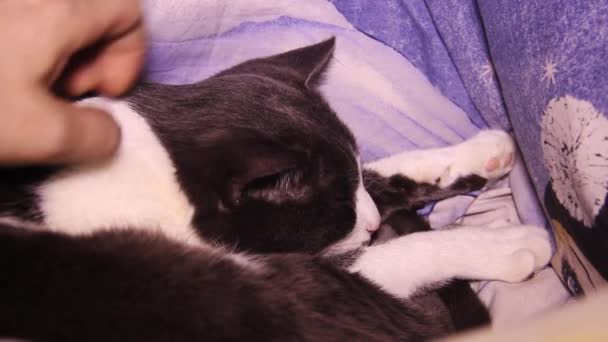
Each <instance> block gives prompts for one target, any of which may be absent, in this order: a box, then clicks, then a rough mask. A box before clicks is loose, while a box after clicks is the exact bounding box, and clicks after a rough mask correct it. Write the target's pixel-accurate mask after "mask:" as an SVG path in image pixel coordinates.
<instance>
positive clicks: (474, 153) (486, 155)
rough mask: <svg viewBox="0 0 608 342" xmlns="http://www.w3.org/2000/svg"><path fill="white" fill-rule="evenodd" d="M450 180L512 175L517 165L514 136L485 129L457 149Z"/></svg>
mask: <svg viewBox="0 0 608 342" xmlns="http://www.w3.org/2000/svg"><path fill="white" fill-rule="evenodd" d="M453 158H455V161H454V164H453V165H452V167H451V168H450V178H451V180H456V179H459V178H464V177H466V176H469V175H478V176H481V177H483V178H485V179H487V180H488V181H493V180H496V179H499V178H501V177H503V176H504V175H506V174H507V173H509V171H511V169H512V168H513V164H514V163H515V143H514V142H513V139H512V138H511V136H510V135H509V134H508V133H506V132H504V131H499V130H486V131H481V132H479V133H477V135H475V136H474V137H472V138H471V139H469V140H467V141H465V142H463V143H462V144H460V145H457V146H455V150H454V155H453Z"/></svg>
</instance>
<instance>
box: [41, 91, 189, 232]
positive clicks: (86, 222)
mask: <svg viewBox="0 0 608 342" xmlns="http://www.w3.org/2000/svg"><path fill="white" fill-rule="evenodd" d="M82 104H83V105H90V106H96V107H101V108H103V109H105V110H107V111H108V112H110V113H111V114H112V115H113V117H114V118H115V120H116V121H117V122H118V123H119V125H120V127H121V129H122V143H121V146H120V148H119V150H118V151H117V154H116V155H115V156H114V157H113V158H111V159H110V160H107V161H104V162H102V163H97V164H94V165H86V166H80V167H77V168H72V169H70V170H66V171H63V172H61V173H60V174H58V175H56V176H55V177H53V178H52V179H51V180H50V181H49V182H47V183H45V184H44V185H43V186H41V187H40V188H39V190H38V193H39V195H40V198H41V203H40V207H41V209H42V211H43V212H44V214H45V224H46V225H48V226H49V227H51V228H53V229H57V230H61V231H64V232H67V233H86V232H90V231H92V230H95V229H103V228H121V227H139V228H146V229H153V230H162V231H163V232H164V233H165V234H166V235H168V236H170V237H172V238H176V239H179V240H181V241H186V242H188V241H189V242H193V241H196V240H197V238H196V236H195V235H194V230H193V229H192V228H191V227H190V221H191V219H192V215H193V213H194V207H193V206H192V205H191V204H190V203H189V201H188V199H187V197H186V195H185V194H184V192H183V191H182V190H181V188H180V186H179V184H178V182H177V178H176V174H175V167H174V165H173V163H172V161H171V159H170V157H169V154H168V153H167V151H166V149H165V148H164V147H163V145H162V144H161V143H160V141H159V140H158V138H157V137H156V135H155V134H154V133H153V131H152V129H151V127H150V126H149V125H148V123H147V122H146V121H145V120H144V119H143V118H142V117H141V116H139V115H138V114H137V113H135V112H134V111H133V110H132V109H131V108H130V107H129V106H128V105H127V104H126V103H124V102H121V101H113V100H108V99H101V98H95V99H90V100H87V101H84V102H83V103H82Z"/></svg>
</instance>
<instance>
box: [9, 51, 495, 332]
mask: <svg viewBox="0 0 608 342" xmlns="http://www.w3.org/2000/svg"><path fill="white" fill-rule="evenodd" d="M333 46H334V41H333V39H331V40H328V41H325V42H322V43H320V44H317V45H313V46H310V47H307V48H303V49H299V50H294V51H291V52H288V53H285V54H281V55H277V56H273V57H269V58H265V59H258V60H253V61H249V62H246V63H243V64H241V65H238V66H236V67H234V68H231V69H229V70H227V71H224V72H222V73H220V74H218V75H216V76H214V77H211V78H209V79H207V80H205V81H203V82H200V83H197V84H192V85H182V86H168V85H158V84H143V85H141V86H139V87H137V88H136V89H135V90H134V91H133V92H132V93H131V94H130V95H129V96H128V97H127V101H129V103H130V104H131V106H132V107H133V108H134V109H135V110H137V111H138V112H139V113H140V114H141V115H142V116H144V117H145V118H146V120H147V121H148V122H149V123H150V125H151V126H152V127H153V129H154V130H155V132H156V133H157V135H158V136H159V137H160V139H161V141H162V142H163V144H164V146H165V147H166V148H167V150H168V152H169V155H170V156H171V158H172V160H173V162H174V164H175V166H176V169H177V176H178V180H179V182H180V184H181V186H182V188H183V189H184V191H185V192H186V194H187V196H188V198H189V199H190V201H191V202H192V203H193V204H194V206H195V208H196V214H195V218H194V222H193V223H194V225H195V227H196V229H197V230H198V232H199V234H200V235H201V236H202V237H204V238H205V239H207V240H208V239H213V240H217V241H219V242H221V243H223V244H227V245H230V246H235V247H237V248H238V249H239V250H246V251H249V252H256V253H278V252H281V253H286V252H306V253H307V254H293V253H292V254H266V255H260V256H258V258H259V260H260V263H261V266H260V268H259V269H258V268H257V267H253V268H248V267H242V266H239V265H238V264H237V263H235V262H232V261H230V256H229V255H228V254H227V253H226V252H221V251H210V250H205V249H197V248H193V247H188V246H184V245H182V244H179V243H176V242H172V241H169V240H167V239H166V238H164V237H162V236H157V235H150V234H149V233H144V232H141V231H136V230H118V231H108V232H97V233H94V234H92V235H90V236H71V237H70V236H66V235H63V234H61V233H50V232H25V231H22V230H18V229H14V228H13V227H9V226H4V225H0V269H2V270H3V281H2V282H1V285H0V303H2V306H0V335H5V336H17V337H27V338H36V339H43V340H79V341H82V340H104V341H106V340H146V341H149V340H209V341H214V340H238V339H247V340H277V341H284V340H314V341H317V340H365V341H373V340H379V341H385V340H423V339H428V338H434V337H439V336H443V335H445V334H447V333H448V332H450V331H452V330H453V324H452V322H451V321H450V319H449V318H447V319H446V318H445V315H443V314H442V312H443V311H442V310H441V309H439V308H438V305H439V304H440V303H439V304H438V302H437V301H436V300H435V299H436V298H434V297H433V296H421V297H416V298H413V299H412V300H408V301H400V300H398V299H396V298H392V297H391V296H390V295H387V294H385V293H384V292H382V291H380V290H379V289H378V288H376V287H375V286H374V285H372V284H370V283H369V282H367V281H365V280H363V279H362V278H360V277H359V276H357V275H352V274H348V273H346V272H344V271H343V270H342V269H341V268H340V267H336V266H335V263H338V264H342V265H344V263H348V262H352V260H353V258H354V257H356V252H353V253H354V254H352V255H348V256H343V259H341V260H338V259H333V260H325V259H322V258H320V257H314V256H312V255H311V254H314V253H317V252H319V251H321V250H322V249H324V248H325V247H327V246H329V245H331V244H332V243H334V242H336V241H338V240H340V239H342V238H343V237H345V236H346V235H347V234H348V233H349V232H350V231H351V230H352V228H353V226H354V222H355V206H354V205H355V203H354V197H355V190H356V187H357V184H358V182H359V179H358V166H357V160H356V151H357V150H356V144H355V140H354V138H353V136H352V134H351V133H350V131H349V130H348V129H347V128H346V126H345V125H344V124H343V123H342V122H341V121H340V120H339V119H338V118H337V116H336V115H335V113H334V112H333V111H332V110H331V108H330V107H329V105H328V104H327V103H326V102H325V101H324V100H323V99H322V97H321V96H320V94H319V93H318V91H317V90H316V88H315V87H316V86H317V85H318V83H319V82H320V80H321V78H322V76H323V70H324V68H325V67H326V65H327V64H328V62H329V60H330V59H331V54H332V51H333ZM55 171H56V170H47V169H44V170H43V169H37V168H27V169H19V170H15V169H13V170H3V171H2V173H1V174H0V176H1V177H0V189H1V190H0V194H1V195H0V214H1V215H13V216H18V217H21V218H24V219H31V218H37V219H42V218H43V217H42V216H41V215H42V214H43V213H40V212H39V209H38V207H37V205H36V201H37V198H36V195H35V191H33V190H32V189H34V188H35V186H36V185H37V184H40V182H42V181H44V180H45V179H46V178H47V177H49V176H51V175H52V174H53V172H55ZM364 182H365V184H366V186H367V187H368V190H369V192H370V194H371V196H372V198H373V199H374V200H375V201H377V203H378V205H379V207H380V210H381V211H382V214H383V216H384V218H389V217H390V216H391V214H394V213H397V212H399V210H404V209H405V210H408V212H410V213H413V212H414V211H413V210H415V209H416V208H417V207H419V206H422V205H424V204H425V203H426V202H428V201H431V200H436V199H441V198H445V197H449V196H451V195H454V194H457V193H463V192H467V191H468V190H470V189H471V188H475V187H478V186H479V187H480V184H481V183H485V180H483V179H478V178H475V177H472V178H467V179H464V180H462V181H461V182H459V183H457V184H456V185H454V186H452V187H450V188H449V189H441V188H439V187H437V186H434V185H424V184H422V185H420V184H416V183H415V182H413V181H411V180H408V179H407V178H405V177H398V176H395V177H391V178H389V179H383V178H381V177H379V176H378V175H375V174H373V173H370V172H365V174H364ZM481 185H483V184H481ZM16 200H18V201H16ZM19 201H21V202H19ZM408 222H410V223H409V224H410V225H412V227H418V226H419V225H420V222H424V221H423V220H421V219H420V218H419V217H418V216H416V215H413V214H412V215H411V216H410V218H409V221H408ZM134 228H137V227H134ZM140 228H145V227H140ZM412 262H415V261H412ZM448 306H449V305H448Z"/></svg>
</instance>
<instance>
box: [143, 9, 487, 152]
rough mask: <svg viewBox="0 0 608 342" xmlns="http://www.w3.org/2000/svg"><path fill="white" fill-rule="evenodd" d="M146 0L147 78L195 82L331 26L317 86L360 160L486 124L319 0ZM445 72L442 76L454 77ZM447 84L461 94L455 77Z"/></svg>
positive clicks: (460, 135)
mask: <svg viewBox="0 0 608 342" xmlns="http://www.w3.org/2000/svg"><path fill="white" fill-rule="evenodd" d="M145 5H146V6H145V9H146V18H147V20H148V22H149V26H150V27H151V29H152V32H151V46H150V53H149V56H148V64H147V78H148V79H150V80H154V81H158V82H165V83H190V82H195V81H198V80H201V79H204V78H206V77H208V76H210V75H212V74H214V73H216V72H218V71H220V70H222V69H225V68H227V67H230V66H232V65H235V64H237V63H239V62H242V61H244V60H247V59H250V58H255V57H261V56H267V55H271V54H275V53H279V52H283V51H286V50H288V49H292V48H296V47H301V46H304V45H307V44H312V43H315V42H319V41H321V40H323V39H326V38H328V37H330V36H336V37H337V47H336V53H335V58H334V62H333V63H332V66H331V68H330V70H329V75H328V77H327V82H326V84H325V85H324V87H323V92H324V94H325V95H326V97H327V98H328V100H329V102H330V104H331V105H332V107H333V108H334V109H335V110H336V112H337V113H338V114H339V115H340V116H341V117H342V119H344V121H345V122H346V123H347V124H348V125H349V126H350V128H351V129H352V130H353V131H354V133H355V135H356V136H357V138H358V142H359V145H360V147H361V157H362V159H363V161H372V160H375V159H378V158H382V157H386V156H389V155H392V154H395V153H398V152H401V151H403V150H407V149H413V148H423V147H438V146H445V145H448V144H453V143H457V142H460V141H462V140H463V139H465V138H467V137H470V136H472V135H473V134H475V132H477V131H478V130H479V128H480V127H484V126H485V124H484V123H483V120H481V118H480V117H479V114H477V113H476V112H475V110H474V108H472V107H471V106H469V107H471V111H470V112H469V111H463V109H462V107H459V106H457V105H455V104H454V102H453V101H450V100H449V99H448V98H446V97H445V96H444V95H443V94H442V93H441V92H440V91H438V89H437V87H436V86H435V85H434V84H433V82H431V81H429V78H428V74H424V73H422V72H421V71H420V70H419V69H418V68H416V67H415V66H414V65H412V63H411V62H410V61H409V60H408V58H405V57H404V56H403V55H401V54H399V53H398V52H396V51H395V50H394V49H392V48H391V47H389V46H387V45H386V44H383V43H381V42H378V41H377V40H375V39H372V38H370V37H369V36H367V35H365V34H363V33H362V32H360V31H359V30H357V29H356V28H355V27H353V26H352V24H351V23H350V22H349V20H347V18H345V17H344V16H343V15H342V14H341V13H340V12H339V11H338V10H337V9H336V8H335V7H334V6H333V5H332V4H331V3H329V2H327V1H324V0H311V1H278V0H270V1H262V0H258V1H252V0H250V1H244V0H234V1H219V0H216V1H204V2H201V1H194V0H183V1H180V0H148V1H146V2H145ZM427 19H428V18H427ZM422 43H423V39H422V38H421V46H423V45H424V44H422ZM439 43H440V41H439ZM444 59H445V60H447V62H448V63H449V58H447V57H445V56H444ZM428 65H429V66H430V65H432V63H429V64H428ZM452 69H453V68H452ZM441 74H442V73H441V72H439V71H438V72H436V73H435V75H436V77H439V76H440V75H441ZM453 76H454V77H446V78H445V79H446V80H447V79H448V78H450V79H454V80H456V81H458V77H457V75H453ZM443 83H445V82H443ZM446 84H447V83H446ZM446 90H447V91H452V92H456V93H458V92H460V95H459V98H463V99H466V96H465V95H466V94H465V93H464V91H463V89H462V87H461V86H454V87H447V88H446ZM469 103H470V101H469ZM465 105H466V104H464V105H463V106H465Z"/></svg>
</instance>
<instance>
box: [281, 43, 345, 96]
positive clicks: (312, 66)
mask: <svg viewBox="0 0 608 342" xmlns="http://www.w3.org/2000/svg"><path fill="white" fill-rule="evenodd" d="M335 45H336V39H335V37H331V38H329V39H327V40H325V41H322V42H320V43H317V44H314V45H309V46H305V47H303V48H299V49H296V50H291V51H288V52H285V53H282V54H280V55H276V56H274V57H270V58H271V59H272V60H273V62H275V63H277V65H286V66H288V67H289V68H290V69H292V70H294V71H295V72H296V73H297V75H298V78H300V80H301V81H302V82H304V85H305V86H306V87H308V88H314V87H316V86H317V85H318V83H319V80H320V78H321V76H322V75H323V72H324V71H325V69H326V68H327V65H328V64H329V61H330V60H331V58H332V55H333V52H334V48H335Z"/></svg>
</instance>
